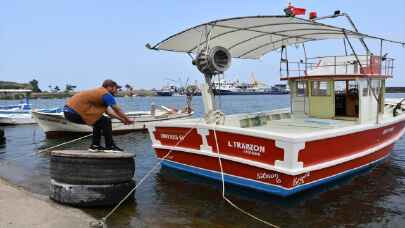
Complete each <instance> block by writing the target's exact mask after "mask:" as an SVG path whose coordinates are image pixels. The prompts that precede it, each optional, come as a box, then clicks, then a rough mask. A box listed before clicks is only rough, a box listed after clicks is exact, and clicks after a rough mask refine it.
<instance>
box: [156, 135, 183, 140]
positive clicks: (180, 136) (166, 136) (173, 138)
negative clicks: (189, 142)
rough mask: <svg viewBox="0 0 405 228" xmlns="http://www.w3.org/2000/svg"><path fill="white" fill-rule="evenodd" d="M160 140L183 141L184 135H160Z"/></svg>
mask: <svg viewBox="0 0 405 228" xmlns="http://www.w3.org/2000/svg"><path fill="white" fill-rule="evenodd" d="M160 138H161V139H169V140H176V141H178V140H184V135H169V134H160Z"/></svg>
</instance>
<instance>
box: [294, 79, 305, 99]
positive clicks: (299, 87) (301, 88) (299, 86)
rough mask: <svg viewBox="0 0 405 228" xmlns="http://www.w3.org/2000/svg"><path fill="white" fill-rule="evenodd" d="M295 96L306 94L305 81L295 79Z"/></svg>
mask: <svg viewBox="0 0 405 228" xmlns="http://www.w3.org/2000/svg"><path fill="white" fill-rule="evenodd" d="M296 91H297V97H304V96H307V83H306V81H297V83H296Z"/></svg>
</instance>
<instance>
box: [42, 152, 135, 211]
mask: <svg viewBox="0 0 405 228" xmlns="http://www.w3.org/2000/svg"><path fill="white" fill-rule="evenodd" d="M134 172H135V162H134V154H131V153H126V152H118V153H111V152H96V153H94V152H89V151H84V150H59V151H53V152H51V159H50V176H51V183H50V198H51V199H52V200H54V201H56V202H59V203H62V204H68V205H72V206H77V207H96V206H110V205H114V204H117V203H118V202H119V201H120V200H121V199H122V198H124V197H125V196H126V195H127V194H128V193H129V192H130V191H131V190H132V189H133V188H134V186H135V182H134V181H133V179H132V178H133V176H134ZM129 199H133V194H132V196H131V197H129Z"/></svg>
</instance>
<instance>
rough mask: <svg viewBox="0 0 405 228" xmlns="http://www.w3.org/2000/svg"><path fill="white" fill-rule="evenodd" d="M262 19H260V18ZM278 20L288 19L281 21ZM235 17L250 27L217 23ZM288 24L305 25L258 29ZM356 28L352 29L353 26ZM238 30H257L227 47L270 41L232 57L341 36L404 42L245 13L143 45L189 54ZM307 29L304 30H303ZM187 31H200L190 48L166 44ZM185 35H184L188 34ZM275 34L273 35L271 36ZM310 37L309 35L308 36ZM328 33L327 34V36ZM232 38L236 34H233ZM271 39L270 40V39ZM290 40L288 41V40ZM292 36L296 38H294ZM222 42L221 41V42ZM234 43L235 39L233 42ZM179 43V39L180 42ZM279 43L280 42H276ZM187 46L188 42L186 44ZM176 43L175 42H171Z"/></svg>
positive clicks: (258, 54) (310, 23) (278, 17)
mask: <svg viewBox="0 0 405 228" xmlns="http://www.w3.org/2000/svg"><path fill="white" fill-rule="evenodd" d="M250 19H253V20H254V19H258V21H257V23H263V22H266V21H264V20H265V19H268V20H271V19H274V23H271V21H270V23H265V24H258V25H254V23H255V22H254V21H249V20H250ZM263 19H264V20H263ZM282 19H291V20H290V21H289V20H286V21H283V20H282ZM238 20H241V21H243V20H245V21H243V22H245V23H252V24H253V25H250V26H245V27H238V26H235V25H226V24H221V23H225V22H230V23H232V21H235V22H237V21H238ZM288 25H298V26H300V25H302V26H307V28H289V29H287V28H284V29H281V30H277V31H270V32H269V31H263V30H260V28H268V27H271V26H279V27H280V26H288ZM216 27H218V28H224V29H230V30H227V31H222V32H219V33H218V34H212V33H211V31H212V30H213V29H215V28H216ZM208 28H209V30H210V31H209V33H210V34H209V36H208V35H207V32H208V31H207V29H208ZM200 29H205V33H206V35H205V40H203V39H201V38H202V37H203V36H204V34H203V31H200ZM355 30H356V29H355ZM240 31H247V32H252V33H258V34H257V35H253V36H251V35H252V34H249V35H247V36H248V37H246V38H243V37H241V38H240V39H239V40H237V39H236V43H227V44H228V46H227V47H226V48H228V50H230V51H232V50H233V49H235V48H236V47H238V46H240V45H243V44H246V43H247V42H252V41H255V40H257V39H259V38H262V37H265V36H270V42H266V43H263V41H260V42H257V43H256V45H255V44H252V47H249V48H248V49H246V50H243V51H242V50H239V52H242V53H240V54H238V55H236V56H232V57H233V58H246V59H259V58H260V57H262V56H263V55H265V54H267V53H269V52H271V51H274V50H277V49H279V48H281V46H282V45H287V46H288V45H293V44H301V43H305V42H309V41H316V40H326V39H338V38H343V39H348V38H358V39H363V38H371V39H378V40H380V41H385V42H391V43H396V44H401V45H403V46H405V43H404V42H399V41H393V40H388V39H384V38H380V37H376V36H371V35H367V34H363V33H360V32H358V31H353V30H348V29H345V28H340V27H336V26H332V25H327V24H323V23H319V22H316V21H314V20H307V19H303V18H298V17H287V16H280V15H276V16H247V17H234V18H226V19H220V20H215V21H211V22H207V23H203V24H200V25H197V26H194V27H191V28H189V29H186V30H184V31H181V32H179V33H176V34H174V35H172V36H170V37H168V38H166V39H164V40H163V41H161V42H159V43H157V44H156V45H153V46H151V45H149V44H148V45H147V47H148V48H150V49H153V50H166V51H173V52H183V53H188V54H192V53H195V52H196V51H198V50H199V48H200V47H202V46H203V45H206V46H207V43H211V42H215V41H217V39H219V38H223V37H224V36H226V35H229V34H233V33H237V32H240ZM306 31H308V32H306ZM187 32H189V33H190V34H191V35H192V36H194V38H195V34H193V33H195V32H200V33H201V37H200V39H199V41H196V44H195V45H194V46H192V47H190V48H184V49H181V48H179V47H174V46H170V45H167V43H168V42H170V41H172V40H174V39H179V41H176V42H180V41H181V39H185V40H186V39H187V37H181V36H182V35H185V34H186V35H187ZM289 32H291V33H294V32H298V33H299V34H288V33H289ZM190 34H188V35H190ZM316 35H319V36H318V37H315V36H316ZM273 36H275V37H273ZM308 36H312V37H308ZM328 36H329V37H328ZM235 37H236V36H235ZM273 38H274V40H273ZM291 39H292V40H291ZM294 39H296V40H295V41H294ZM222 42H225V41H222ZM233 42H235V40H234V41H233ZM180 43H181V42H180ZM278 43H280V44H278ZM275 44H277V47H275V48H272V49H269V50H266V49H265V50H263V51H262V52H258V53H257V54H256V55H250V56H249V54H251V53H253V52H255V51H257V50H260V49H261V48H266V47H271V45H273V46H274V45H275ZM164 45H167V46H166V47H162V46H164ZM188 45H190V44H188ZM175 46H176V45H175ZM177 46H181V44H177Z"/></svg>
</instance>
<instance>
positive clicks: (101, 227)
mask: <svg viewBox="0 0 405 228" xmlns="http://www.w3.org/2000/svg"><path fill="white" fill-rule="evenodd" d="M194 129H196V127H192V128H190V130H188V131H187V132H186V134H184V137H183V138H182V139H180V140H179V141H178V142H177V143H176V144H175V145H174V146H173V147H177V146H178V145H179V144H180V143H181V142H183V141H184V140H185V139H186V138H187V136H188V135H189V134H190V133H191V131H192V130H194ZM172 151H173V150H169V151H168V152H167V154H166V155H165V156H163V157H162V158H161V159H160V161H158V162H157V163H156V164H155V165H154V166H153V167H152V168H151V169H150V170H149V171H148V172H147V173H146V174H145V175H144V176H143V177H142V178H141V180H140V181H139V182H138V183H137V184H136V185H135V187H134V188H133V189H132V190H131V191H129V192H128V194H127V195H126V196H125V197H124V198H123V199H122V200H121V201H120V202H119V203H118V204H117V205H116V206H115V207H114V208H113V209H111V211H110V212H108V213H107V214H106V215H105V216H104V217H102V218H101V219H98V220H94V221H91V222H90V223H89V225H90V227H94V228H106V227H107V223H106V222H107V219H108V218H109V217H110V216H111V215H112V214H114V212H115V211H116V210H117V209H118V208H119V207H120V206H121V205H122V204H123V203H124V202H125V201H126V200H127V199H128V198H129V197H130V196H131V195H132V193H133V192H134V191H135V190H136V189H137V188H138V187H139V186H140V185H141V184H142V183H143V182H144V181H145V180H146V179H147V178H148V177H149V176H150V175H151V174H152V172H153V171H154V170H155V169H156V168H158V167H159V165H160V164H161V163H162V162H163V161H164V160H166V158H167V157H168V156H169V155H170V154H171V152H172Z"/></svg>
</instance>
